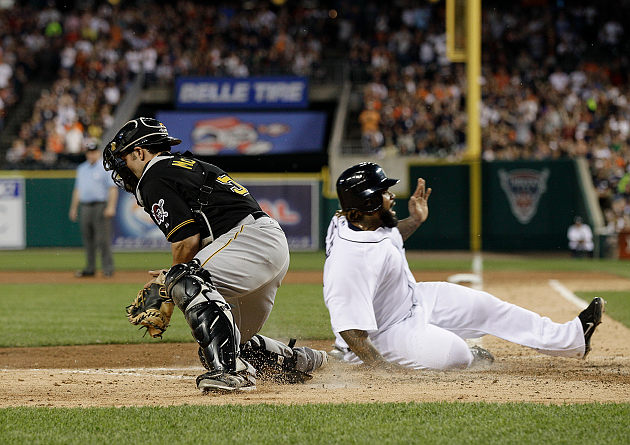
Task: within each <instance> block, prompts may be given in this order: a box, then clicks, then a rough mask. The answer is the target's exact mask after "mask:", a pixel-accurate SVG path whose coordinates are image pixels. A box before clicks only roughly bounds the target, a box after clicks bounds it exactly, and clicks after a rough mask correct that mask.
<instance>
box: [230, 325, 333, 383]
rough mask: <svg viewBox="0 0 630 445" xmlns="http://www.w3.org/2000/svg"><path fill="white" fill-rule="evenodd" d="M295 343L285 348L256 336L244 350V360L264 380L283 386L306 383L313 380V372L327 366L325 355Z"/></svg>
mask: <svg viewBox="0 0 630 445" xmlns="http://www.w3.org/2000/svg"><path fill="white" fill-rule="evenodd" d="M294 344H295V340H291V341H290V342H289V345H285V344H284V343H282V342H279V341H278V340H274V339H272V338H269V337H265V336H263V335H260V334H257V335H254V336H253V337H252V338H251V339H250V340H249V341H248V342H247V343H245V344H244V345H243V346H242V347H241V357H243V358H244V359H245V360H247V361H248V362H250V363H251V364H252V365H253V366H254V367H255V368H256V370H257V371H258V372H257V375H258V376H259V377H261V378H267V379H271V380H275V381H278V382H281V383H303V382H305V381H307V380H310V379H312V378H313V376H312V375H311V372H313V371H314V370H316V369H318V368H321V367H322V366H324V365H325V364H326V363H327V361H328V359H327V356H326V352H324V351H318V350H315V349H311V348H307V347H299V348H294V347H293V345H294Z"/></svg>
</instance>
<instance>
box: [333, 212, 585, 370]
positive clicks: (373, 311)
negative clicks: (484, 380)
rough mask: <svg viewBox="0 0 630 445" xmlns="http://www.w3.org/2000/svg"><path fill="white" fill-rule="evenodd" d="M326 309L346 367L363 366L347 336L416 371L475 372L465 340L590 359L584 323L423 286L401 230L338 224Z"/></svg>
mask: <svg viewBox="0 0 630 445" xmlns="http://www.w3.org/2000/svg"><path fill="white" fill-rule="evenodd" d="M324 301H325V303H326V307H327V308H328V310H329V312H330V322H331V325H332V329H333V332H334V333H335V336H336V342H335V344H336V346H337V347H338V348H339V349H341V350H342V351H345V352H346V354H345V356H344V359H345V360H347V361H351V362H360V360H359V358H358V357H357V356H356V355H354V353H352V352H351V351H350V350H349V348H348V345H347V344H346V342H345V341H344V340H343V339H342V338H341V336H340V335H339V333H340V332H343V331H346V330H349V329H357V330H363V331H366V332H367V333H368V337H369V338H370V340H371V341H372V343H373V344H374V346H375V347H376V348H377V349H378V351H379V352H380V353H381V354H382V355H383V357H384V358H385V359H386V360H388V361H390V362H395V363H398V364H401V365H404V366H408V367H412V368H419V369H420V368H432V369H447V368H453V367H457V368H461V367H466V366H468V365H470V363H471V362H472V359H473V357H472V354H471V352H470V349H469V347H468V344H467V343H466V342H465V340H464V339H466V338H478V337H481V336H483V335H485V334H491V335H494V336H496V337H499V338H502V339H505V340H508V341H510V342H513V343H517V344H520V345H523V346H527V347H530V348H534V349H536V350H537V351H539V352H542V353H544V354H549V355H556V356H563V357H576V358H579V357H582V356H583V355H584V348H585V344H584V332H583V329H582V324H581V322H580V320H579V318H577V317H576V318H575V319H573V320H571V321H569V322H566V323H564V324H560V323H555V322H553V321H551V320H550V319H549V318H547V317H541V316H540V315H538V314H536V313H534V312H531V311H529V310H527V309H523V308H521V307H519V306H516V305H514V304H511V303H507V302H505V301H502V300H500V299H498V298H496V297H494V296H492V295H490V294H489V293H487V292H482V291H478V290H474V289H470V288H468V287H465V286H459V285H456V284H451V283H447V282H421V283H416V281H415V278H414V276H413V275H412V273H411V271H410V270H409V265H408V263H407V259H406V257H405V249H404V248H403V239H402V236H401V234H400V231H399V230H398V229H397V228H393V229H390V228H385V227H381V228H379V229H377V230H374V231H363V230H359V229H358V228H356V227H354V226H352V225H351V224H349V223H348V221H347V220H346V218H345V217H344V216H335V217H333V219H332V221H331V223H330V226H329V227H328V234H327V236H326V263H325V265H324Z"/></svg>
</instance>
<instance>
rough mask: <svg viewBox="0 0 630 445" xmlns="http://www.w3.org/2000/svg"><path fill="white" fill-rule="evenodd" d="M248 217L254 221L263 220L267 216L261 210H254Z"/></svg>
mask: <svg viewBox="0 0 630 445" xmlns="http://www.w3.org/2000/svg"><path fill="white" fill-rule="evenodd" d="M250 215H252V216H253V217H254V219H260V218H263V217H265V216H267V217H268V216H269V215H267V214H266V213H265V212H263V211H262V210H256V211H255V212H252V213H250Z"/></svg>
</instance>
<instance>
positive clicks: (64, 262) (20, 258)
mask: <svg viewBox="0 0 630 445" xmlns="http://www.w3.org/2000/svg"><path fill="white" fill-rule="evenodd" d="M171 258H172V257H171V252H170V251H147V252H114V264H115V266H116V269H117V270H151V269H155V268H158V267H168V266H170V264H171ZM98 261H100V259H99V258H98V257H97V264H98ZM84 264H85V253H84V251H83V250H82V249H68V248H39V249H26V250H5V251H2V250H0V270H41V271H59V270H63V271H67V270H75V269H81V268H83V266H84ZM323 267H324V253H323V252H293V253H291V270H321V269H322V268H323Z"/></svg>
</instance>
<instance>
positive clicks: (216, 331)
mask: <svg viewBox="0 0 630 445" xmlns="http://www.w3.org/2000/svg"><path fill="white" fill-rule="evenodd" d="M165 284H166V291H167V293H168V295H169V296H170V297H171V298H172V299H173V301H174V302H175V304H176V305H177V307H179V308H180V309H181V311H182V312H183V313H184V317H186V321H187V322H188V325H189V326H190V328H191V329H192V334H193V337H194V338H195V340H197V343H198V344H199V347H200V358H201V359H202V360H201V361H202V363H203V364H204V366H205V367H206V368H208V370H210V371H215V370H216V371H232V372H233V371H236V369H237V362H238V360H237V359H238V345H239V343H240V339H241V335H240V332H239V330H238V327H237V326H236V325H235V324H234V318H233V317H232V311H231V310H230V306H229V305H228V304H227V303H226V302H225V300H224V299H223V297H222V296H221V294H219V292H217V290H216V288H215V287H214V286H213V285H212V281H211V280H210V274H209V273H208V272H207V271H206V270H204V269H202V268H201V267H200V266H199V262H198V261H197V260H193V261H191V262H190V263H185V264H184V263H182V264H176V265H175V266H173V267H171V269H170V270H169V272H168V274H167V275H166V283H165Z"/></svg>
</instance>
